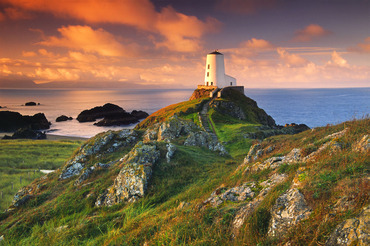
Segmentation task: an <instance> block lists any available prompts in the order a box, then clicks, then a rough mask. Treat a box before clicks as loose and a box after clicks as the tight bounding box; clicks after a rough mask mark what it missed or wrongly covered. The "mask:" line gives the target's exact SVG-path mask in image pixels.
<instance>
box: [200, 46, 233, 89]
mask: <svg viewBox="0 0 370 246" xmlns="http://www.w3.org/2000/svg"><path fill="white" fill-rule="evenodd" d="M204 85H205V86H216V87H218V88H224V87H227V86H236V79H235V78H233V77H231V76H229V75H226V74H225V64H224V55H223V54H221V53H220V52H218V51H217V50H216V51H214V52H212V53H209V54H207V62H206V72H205V77H204Z"/></svg>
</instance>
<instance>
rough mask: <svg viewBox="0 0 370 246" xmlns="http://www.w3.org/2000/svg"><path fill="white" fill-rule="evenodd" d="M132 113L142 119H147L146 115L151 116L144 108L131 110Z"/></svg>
mask: <svg viewBox="0 0 370 246" xmlns="http://www.w3.org/2000/svg"><path fill="white" fill-rule="evenodd" d="M131 115H132V116H134V117H135V118H137V119H139V120H141V119H145V118H146V117H148V116H149V114H148V113H147V112H144V111H142V110H133V111H132V112H131Z"/></svg>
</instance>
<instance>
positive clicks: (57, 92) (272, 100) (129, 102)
mask: <svg viewBox="0 0 370 246" xmlns="http://www.w3.org/2000/svg"><path fill="white" fill-rule="evenodd" d="M192 92H193V90H192V89H182V90H134V89H130V90H127V89H126V90H123V89H117V90H78V89H27V90H25V89H0V106H2V107H4V106H5V107H6V108H2V109H0V110H10V111H16V112H19V113H21V114H23V115H33V114H36V113H38V112H42V113H44V114H45V115H46V118H47V119H48V120H49V121H50V122H51V123H52V125H51V131H52V134H55V135H65V136H79V137H92V136H94V135H96V134H97V133H99V132H103V131H107V130H110V129H113V130H118V129H124V128H133V127H134V126H135V125H130V126H125V127H97V126H94V125H93V122H86V123H79V122H78V121H77V120H72V121H66V122H55V119H56V118H57V117H58V116H60V115H62V114H64V115H67V116H72V117H73V118H74V119H75V118H76V117H77V115H78V114H79V113H80V112H81V111H83V110H85V109H90V108H93V107H95V106H102V105H104V104H105V103H113V104H117V105H119V106H121V107H122V108H123V109H125V110H126V111H128V112H131V111H132V110H134V109H136V110H144V111H146V112H148V113H149V114H151V113H154V112H155V111H157V110H159V109H161V108H163V107H165V106H167V105H170V104H174V103H178V102H181V101H185V100H188V99H189V97H190V96H191V94H192ZM245 94H246V95H247V96H248V97H250V98H252V99H254V100H255V101H257V104H258V106H259V107H261V108H263V109H264V110H265V111H266V112H267V113H268V114H269V115H271V116H272V117H273V118H274V119H275V121H276V123H277V124H280V125H283V124H285V123H293V122H294V123H304V124H306V125H308V126H309V127H317V126H325V125H327V124H336V123H340V122H343V121H346V120H351V119H354V118H362V117H363V116H365V115H367V114H369V113H370V88H344V89H246V90H245ZM28 101H34V102H36V103H40V105H39V106H35V107H26V106H22V105H24V104H25V103H26V102H28Z"/></svg>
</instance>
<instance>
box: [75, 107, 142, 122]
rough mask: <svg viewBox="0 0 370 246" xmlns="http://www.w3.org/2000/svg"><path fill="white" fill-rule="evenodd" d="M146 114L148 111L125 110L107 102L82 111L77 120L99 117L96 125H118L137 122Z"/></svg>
mask: <svg viewBox="0 0 370 246" xmlns="http://www.w3.org/2000/svg"><path fill="white" fill-rule="evenodd" d="M147 116H148V113H146V112H144V111H136V110H134V111H132V113H131V114H130V113H128V112H126V111H125V110H124V109H123V108H121V107H119V106H117V105H114V104H111V103H107V104H105V105H104V106H98V107H95V108H92V109H89V110H84V111H82V112H81V113H80V114H79V115H78V116H77V120H78V121H79V122H93V121H96V120H97V119H101V118H103V119H102V120H100V121H99V122H97V123H95V124H94V125H96V126H119V125H129V124H133V123H137V122H139V120H140V119H144V118H146V117H147Z"/></svg>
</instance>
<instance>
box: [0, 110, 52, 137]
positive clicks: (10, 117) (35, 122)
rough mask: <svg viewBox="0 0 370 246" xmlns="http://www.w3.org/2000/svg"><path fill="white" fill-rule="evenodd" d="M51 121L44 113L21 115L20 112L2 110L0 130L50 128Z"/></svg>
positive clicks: (0, 113) (0, 112)
mask: <svg viewBox="0 0 370 246" xmlns="http://www.w3.org/2000/svg"><path fill="white" fill-rule="evenodd" d="M50 125H51V123H50V122H49V121H48V120H47V119H46V117H45V115H44V114H43V113H38V114H35V115H33V116H28V115H24V116H23V115H21V114H20V113H18V112H12V111H0V131H5V132H11V131H16V130H17V129H19V128H28V127H29V128H31V129H32V130H42V129H49V128H50Z"/></svg>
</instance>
